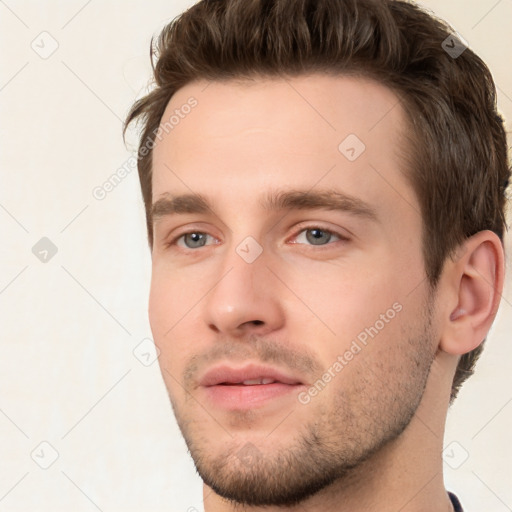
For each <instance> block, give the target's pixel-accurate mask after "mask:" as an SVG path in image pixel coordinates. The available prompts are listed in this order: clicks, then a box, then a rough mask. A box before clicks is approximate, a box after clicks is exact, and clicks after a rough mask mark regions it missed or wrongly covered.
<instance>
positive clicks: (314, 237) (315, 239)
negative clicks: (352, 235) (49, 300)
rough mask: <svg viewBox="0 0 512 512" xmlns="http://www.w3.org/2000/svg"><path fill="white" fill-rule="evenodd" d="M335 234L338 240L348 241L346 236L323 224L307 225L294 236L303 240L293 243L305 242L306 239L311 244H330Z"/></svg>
mask: <svg viewBox="0 0 512 512" xmlns="http://www.w3.org/2000/svg"><path fill="white" fill-rule="evenodd" d="M333 236H334V237H335V238H337V239H338V240H345V241H348V238H347V237H346V236H343V235H341V234H339V233H335V232H334V231H331V230H330V229H324V228H322V227H321V226H306V227H305V228H302V229H301V230H300V231H299V232H298V233H297V234H296V235H295V236H294V238H295V239H296V240H302V241H299V242H292V243H304V242H303V241H304V240H306V242H307V243H308V244H310V245H329V242H331V240H332V237H333ZM335 241H337V240H335Z"/></svg>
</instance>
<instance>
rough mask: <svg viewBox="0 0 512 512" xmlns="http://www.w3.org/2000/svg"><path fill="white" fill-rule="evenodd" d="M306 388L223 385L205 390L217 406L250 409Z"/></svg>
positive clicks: (275, 385) (265, 385) (283, 385)
mask: <svg viewBox="0 0 512 512" xmlns="http://www.w3.org/2000/svg"><path fill="white" fill-rule="evenodd" d="M303 387H304V386H302V385H300V384H283V383H282V382H274V383H272V384H255V385H253V386H244V385H243V384H241V385H223V384H220V385H218V386H208V387H205V388H203V389H204V390H205V392H206V395H207V398H208V400H209V401H211V402H212V403H213V404H214V405H215V406H217V407H222V408H225V409H250V408H252V407H256V406H259V405H264V404H266V403H268V402H270V401H271V400H276V399H278V398H282V397H286V396H288V395H291V394H292V393H295V394H297V393H298V391H299V390H300V389H302V388H303Z"/></svg>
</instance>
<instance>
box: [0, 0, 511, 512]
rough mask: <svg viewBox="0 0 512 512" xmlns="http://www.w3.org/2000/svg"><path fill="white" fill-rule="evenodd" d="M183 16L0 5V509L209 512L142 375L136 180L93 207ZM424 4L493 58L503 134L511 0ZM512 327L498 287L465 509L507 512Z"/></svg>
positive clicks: (462, 434)
mask: <svg viewBox="0 0 512 512" xmlns="http://www.w3.org/2000/svg"><path fill="white" fill-rule="evenodd" d="M192 3H193V2H192V1H184V0H183V1H177V0H172V1H163V0H154V1H151V2H142V1H125V2H121V1H119V0H116V1H113V0H110V1H102V2H100V1H99V0H92V1H91V0H89V1H88V2H86V1H67V2H64V1H62V2H59V1H57V0H52V1H44V2H43V1H41V2H35V1H31V2H29V1H22V0H18V1H15V0H5V1H3V0H0V44H1V47H2V53H1V58H0V109H1V110H0V130H1V137H0V140H1V146H0V148H1V150H0V171H1V187H0V229H1V233H2V237H1V240H2V241H3V243H2V246H1V268H0V329H1V331H0V336H1V337H0V343H1V345H0V347H1V352H0V354H1V356H0V461H1V463H0V512H2V511H28V510H30V511H54V512H55V511H68V510H74V511H84V512H89V511H92V512H94V511H95V510H100V511H104V512H107V511H112V512H114V511H138V512H141V511H155V512H156V511H173V512H175V511H183V512H185V511H189V512H191V511H193V510H194V509H196V510H197V511H201V510H203V508H202V494H201V488H202V487H201V481H200V479H199V477H198V476H197V475H196V474H195V471H194V467H193V464H192V461H191V459H190V458H189V456H188V454H187V451H186V447H185V444H184V442H183V440H182V438H181V434H180V433H179V430H178V428H177V426H176V424H175V420H174V417H173V415H172V410H171V406H170V403H169V400H168V397H167V393H166V391H165V388H164V385H163V381H162V378H161V376H160V372H159V369H158V363H157V362H154V363H153V364H151V365H149V366H146V365H145V364H143V363H146V364H147V363H148V361H147V360H148V357H149V356H147V355H144V354H146V352H147V347H149V346H150V345H146V344H147V343H150V342H148V341H147V339H148V338H149V339H151V332H150V329H149V323H148V320H147V298H148V290H149V280H150V263H151V260H150V254H149V250H148V248H147V242H146V233H145V225H144V212H143V205H142V199H141V196H140V190H139V184H138V177H137V174H136V170H135V169H134V168H133V167H132V168H131V170H130V172H128V173H127V176H126V177H125V178H124V179H123V180H122V181H121V183H119V184H118V185H117V186H116V187H115V188H114V189H113V190H112V191H110V192H109V193H108V194H107V195H106V197H105V198H104V199H103V200H98V199H96V198H95V197H94V196H93V190H94V189H95V187H98V186H101V185H102V184H103V183H104V182H106V181H107V180H108V179H109V177H110V176H111V175H112V174H113V173H115V172H116V170H117V169H119V168H120V167H122V166H123V165H125V163H126V161H127V160H128V158H129V157H130V155H131V154H132V152H133V151H134V149H135V142H136V139H135V137H134V133H131V136H130V140H131V144H129V145H128V147H125V146H124V144H123V141H122V137H121V126H122V120H123V119H124V117H125V115H126V113H127V111H128V109H129V107H130V106H131V104H132V102H133V101H134V100H135V99H136V98H137V97H140V96H141V94H142V93H143V91H144V90H145V87H146V86H147V82H148V79H149V77H150V64H149V57H148V52H149V42H150V38H151V36H152V35H156V34H157V33H158V32H159V30H160V29H161V28H162V27H163V26H164V25H165V24H166V23H167V22H169V21H170V20H171V19H172V18H174V17H175V16H176V15H178V14H179V13H180V12H182V11H183V10H184V9H185V8H187V7H188V6H190V5H192ZM422 4H423V5H426V6H427V7H428V8H430V9H432V10H433V11H434V12H435V13H436V14H437V15H439V16H440V17H442V18H445V19H447V20H448V21H449V22H450V23H451V24H452V26H454V28H455V29H456V30H457V31H458V32H459V33H460V34H461V35H462V36H463V37H464V38H465V39H466V40H467V41H468V43H469V45H470V47H471V48H472V49H474V50H475V51H476V52H477V53H478V54H479V55H480V56H481V57H482V58H483V59H484V61H486V62H487V64H488V65H489V67H490V69H491V71H492V72H493V75H494V77H495V81H496V84H497V86H498V98H499V106H500V109H501V111H502V113H503V114H504V115H505V117H506V119H507V120H508V124H507V130H508V131H510V126H511V120H512V76H511V75H512V73H511V71H510V62H511V61H512V36H511V34H512V31H511V30H510V23H511V21H512V0H499V1H497V0H478V1H476V0H474V1H471V2H470V1H467V0H449V1H447V0H444V1H442V0H429V1H425V2H422ZM43 32H46V33H43ZM42 33H43V34H42ZM57 45H58V47H57ZM54 47H55V48H54ZM52 50H55V51H54V52H53V53H51V51H52ZM50 53H51V55H50ZM126 168H128V169H130V168H129V167H128V166H127V167H126ZM43 237H47V238H48V239H49V240H51V243H52V244H53V246H54V247H55V248H56V249H57V252H56V254H54V255H52V252H51V248H50V246H49V245H45V244H48V242H47V241H46V242H45V241H43V242H39V241H40V240H41V238H43ZM38 242H39V243H40V244H43V245H41V246H36V249H37V250H34V252H36V254H34V252H33V247H34V246H35V245H36V244H37V243H38ZM507 246H508V248H509V249H508V250H509V251H510V242H507ZM41 247H42V249H41ZM44 250H48V251H49V252H48V254H47V255H46V253H44ZM38 251H39V252H38ZM41 251H42V253H41ZM43 253H44V254H43ZM37 254H39V257H36V255H37ZM42 254H43V255H42ZM45 256H46V258H47V260H48V261H46V262H43V261H40V259H39V258H40V257H43V258H44V257H45ZM507 266H508V267H510V264H507ZM509 270H510V268H509ZM509 274H510V273H509ZM511 331H512V290H511V287H510V275H509V277H508V280H507V288H506V291H505V294H504V297H503V301H502V305H501V308H500V311H499V314H498V319H497V321H496V322H495V324H494V326H493V328H492V330H491V333H490V335H489V337H488V341H487V345H486V348H485V351H484V354H483V356H482V357H481V359H480V361H479V363H478V365H477V373H476V375H474V376H473V377H472V378H471V379H470V380H469V381H468V382H467V383H466V384H465V385H464V387H463V389H462V391H461V393H460V395H459V398H458V399H457V401H456V402H455V404H454V406H453V407H452V408H451V409H450V412H449V415H448V421H447V432H446V437H445V446H446V447H448V448H447V454H448V458H447V459H446V460H448V459H449V460H450V464H448V463H445V464H444V470H445V481H446V487H447V489H449V490H452V491H454V492H456V493H457V494H458V495H459V497H460V499H461V501H462V502H463V505H464V506H465V510H467V511H468V512H470V511H472V510H475V511H476V510H485V511H486V512H506V511H510V510H512V476H511V475H512V462H511V461H512V443H511V441H510V432H511V426H512V425H511V423H512V421H511V420H512V386H511V383H512V378H511V370H512V364H511V361H512V348H511V343H510V334H511ZM143 340H146V341H144V342H143ZM141 342H143V344H142V345H140V346H139V344H140V343H141ZM137 356H138V357H137ZM141 360H142V362H141ZM41 443H43V444H41ZM54 459H55V460H54ZM418 464H421V460H419V461H418ZM450 465H451V466H453V467H455V466H458V468H457V469H454V468H452V467H450ZM45 466H48V467H47V469H44V467H45Z"/></svg>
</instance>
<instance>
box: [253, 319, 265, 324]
mask: <svg viewBox="0 0 512 512" xmlns="http://www.w3.org/2000/svg"><path fill="white" fill-rule="evenodd" d="M252 323H253V324H254V325H261V324H262V323H263V321H262V320H253V321H252Z"/></svg>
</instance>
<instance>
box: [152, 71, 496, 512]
mask: <svg viewBox="0 0 512 512" xmlns="http://www.w3.org/2000/svg"><path fill="white" fill-rule="evenodd" d="M192 96H193V97H194V98H196V99H197V102H198V104H197V106H196V107H195V108H194V109H193V110H192V112H191V113H190V114H189V115H187V116H186V117H185V118H184V119H183V120H181V121H180V123H179V124H177V125H176V126H175V127H174V129H173V130H171V131H169V133H168V134H166V135H165V136H164V137H162V138H161V140H159V141H158V142H157V144H156V146H155V148H154V154H153V201H154V202H156V201H158V200H159V199H162V198H165V197H169V194H172V195H179V194H188V193H200V194H202V195H204V196H206V197H208V198H209V199H210V200H211V202H212V204H213V207H212V210H209V211H207V212H203V213H194V214H188V213H187V214H180V215H166V216H162V217H159V218H158V219H156V220H155V223H154V245H153V248H152V264H153V273H152V282H151V292H150V303H149V317H150V323H151V328H152V331H153V336H154V339H155V343H156V344H157V346H158V348H159V349H160V352H161V354H160V357H159V363H160V368H161V371H162V376H163V378H164V381H165V384H166V387H167V390H168V393H169V396H170V399H171V403H172V406H173V410H174V412H175V415H176V418H177V421H178V424H179V426H180V428H181V431H182V433H183V436H184V438H185V440H186V442H187V445H188V447H189V450H190V452H191V455H192V457H193V459H194V462H195V464H196V467H197V469H198V471H199V474H200V475H201V477H202V478H203V480H204V482H205V484H204V493H203V497H204V506H205V511H206V512H228V511H235V510H237V511H240V510H243V511H260V510H265V511H267V512H270V511H279V510H285V509H286V510H287V511H299V510H300V511H304V512H305V511H320V510H321V511H323V512H325V511H330V510H333V511H334V510H336V511H345V510H347V511H349V510H350V511H351V512H358V511H363V510H364V511H368V510H379V511H381V512H386V511H394V512H396V511H397V510H401V511H402V512H413V511H414V512H419V511H425V512H426V511H431V510H440V511H442V510H444V511H449V510H452V506H451V504H450V501H449V498H448V495H447V493H446V490H445V488H444V484H443V472H442V470H443V468H442V459H441V452H442V449H443V434H444V425H445V420H446V413H447V409H448V405H449V395H450V388H451V382H452V379H453V375H454V372H455V368H456V365H457V362H458V359H459V356H460V355H461V354H463V353H466V352H468V351H470V350H472V349H473V348H475V347H476V346H478V344H479V343H481V342H482V340H483V338H484V337H485V335H486V333H487V331H488V330H489V328H490V325H491V324H492V321H493V319H494V316H495V314H496V310H497V307H498V304H499V296H500V293H501V290H502V286H503V250H502V245H501V242H500V241H499V239H498V237H497V236H496V235H495V234H494V233H491V232H489V231H483V232H480V233H478V234H476V235H475V236H473V237H471V238H469V239H468V240H467V242H466V243H465V244H464V245H463V246H462V247H461V248H460V251H459V252H458V253H457V255H456V257H455V258H453V259H448V260H447V261H446V263H445V267H444V270H443V274H442V276H441V279H440V281H439V285H438V287H437V289H436V291H435V293H431V290H430V287H429V284H428V281H427V280H426V274H425V268H424V263H423V259H422V253H421V249H422V247H421V238H420V234H421V225H422V219H421V216H420V213H419V212H420V207H419V203H418V199H417V198H416V197H415V194H414V192H413V190H412V188H411V186H410V184H409V183H408V181H407V180H406V178H405V177H404V174H403V172H404V170H405V163H404V161H403V159H402V152H403V151H404V149H407V147H406V145H405V144H406V143H405V142H404V139H403V138H402V134H403V133H404V132H405V131H406V130H407V128H406V119H405V114H404V111H403V109H402V107H401V104H400V102H399V101H398V98H397V97H396V96H395V94H394V93H393V92H392V91H390V90H389V89H387V88H386V87H384V86H382V85H380V84H378V83H375V82H373V81H369V80H367V79H362V78H354V77H342V76H338V77H329V76H326V75H323V74H312V75H309V76H300V77H295V78H287V79H272V80H271V79H265V80H263V79H261V78H260V79H257V80H254V81H251V82H235V81H226V82H222V83H221V82H212V83H208V82H202V81H201V82H193V83H190V84H188V85H186V86H185V87H183V88H182V89H180V90H179V91H177V93H176V94H175V95H174V96H173V98H172V99H171V101H170V102H169V104H168V106H167V109H166V112H165V114H164V116H163V118H162V119H163V120H166V119H168V118H169V116H170V115H171V114H172V113H173V112H174V110H175V109H176V108H180V107H181V106H182V105H184V104H185V103H186V102H187V100H188V99H189V98H190V97H192ZM349 134H356V135H357V137H358V138H359V139H360V140H361V141H363V143H364V144H365V146H366V149H365V151H364V152H362V153H361V154H360V156H358V158H356V159H355V160H354V161H349V160H348V159H347V158H346V157H345V156H344V155H343V154H342V152H340V150H339V149H338V146H339V145H340V143H341V142H342V141H343V140H344V139H345V138H346V137H347V135H349ZM291 186H293V188H297V189H305V190H312V191H319V190H327V189H330V190H336V191H339V192H342V193H344V194H349V195H351V196H353V197H356V198H358V199H360V200H362V201H364V202H365V203H367V204H368V205H370V206H371V208H372V209H373V210H374V211H375V213H376V216H377V220H371V219H368V218H366V217H364V216H361V215H356V214H354V213H352V212H347V211H332V210H331V211H330V210H325V209H306V210H304V209H294V210H290V211H287V210H286V211H285V210H280V211H266V210H264V209H263V208H262V206H261V205H260V203H259V199H260V196H261V195H262V194H264V193H266V192H268V191H270V190H278V189H279V190H287V189H289V188H290V187H291ZM315 227H316V229H321V230H328V231H330V232H331V233H333V234H338V235H340V236H341V237H343V238H338V237H337V236H333V237H332V238H331V239H329V238H328V235H327V236H326V233H325V232H324V231H322V232H321V233H320V234H319V233H318V232H316V234H317V235H321V236H319V238H320V240H321V241H322V242H320V244H323V245H315V243H314V240H313V237H312V236H311V234H312V231H311V230H314V229H315ZM185 232H192V233H193V232H195V233H204V234H205V235H209V236H207V237H206V238H204V240H205V245H204V246H197V244H196V245H194V240H193V239H191V238H190V235H189V237H182V236H181V235H183V234H184V233H185ZM307 235H309V236H307ZM248 236H250V237H252V238H253V239H254V240H256V241H257V242H258V244H259V247H260V248H261V250H262V252H261V254H260V255H259V256H258V257H257V258H256V259H255V260H254V261H253V262H252V263H248V262H247V261H245V260H244V259H243V258H242V257H241V256H240V253H239V252H237V250H236V249H237V247H238V246H239V245H240V243H241V242H242V241H244V240H245V239H246V237H248ZM176 239H177V241H176ZM173 240H175V241H176V242H175V243H174V244H171V245H169V242H172V241H173ZM312 240H313V242H312ZM185 242H188V244H189V245H188V247H187V245H185ZM242 246H243V245H242ZM251 247H252V248H251V249H250V250H251V251H252V250H254V246H251ZM393 305H395V309H400V311H395V313H396V314H394V315H393V318H392V319H390V318H389V316H390V314H388V313H386V312H388V311H389V310H390V308H391V309H393ZM397 305H398V306H397ZM383 314H384V315H385V316H386V318H387V320H388V321H386V322H384V320H382V322H384V326H383V328H382V329H380V328H379V329H378V333H377V334H376V335H375V336H374V337H373V338H369V340H368V343H367V344H366V345H364V346H361V350H360V351H359V352H358V353H357V354H356V355H354V356H353V358H351V359H350V360H349V361H346V364H344V365H343V369H342V370H341V371H338V372H334V374H335V376H334V377H333V376H332V374H333V370H332V367H333V364H334V363H335V361H337V360H338V359H337V358H338V356H339V355H340V354H345V353H346V351H347V350H349V349H350V347H351V343H352V342H353V340H355V339H357V336H358V335H360V333H361V332H363V331H364V330H365V328H368V327H370V326H375V325H377V324H376V321H377V320H379V319H382V316H381V315H383ZM379 325H380V324H379ZM360 345H361V344H360ZM219 362H226V363H232V364H237V365H240V364H241V363H245V362H254V363H264V364H270V365H272V366H275V367H278V368H280V369H281V370H283V371H284V372H289V373H290V372H292V373H293V374H294V375H299V376H300V378H301V382H303V383H304V386H303V388H301V389H302V391H303V392H304V390H306V391H307V390H309V389H311V386H313V385H314V384H315V382H316V381H317V380H318V379H319V378H322V375H324V374H325V372H326V371H327V370H328V369H329V368H331V377H332V378H331V379H330V381H329V382H328V383H327V385H325V387H324V388H323V389H322V390H321V392H319V393H317V394H316V395H315V396H313V397H311V400H310V401H309V402H308V403H301V401H300V400H299V397H298V394H297V393H289V394H287V395H284V396H281V397H278V398H276V399H274V400H271V401H268V402H266V403H265V404H263V405H260V406H255V407H253V408H249V409H243V410H236V409H235V410H227V409H225V408H222V407H220V408H219V407H216V406H215V404H213V403H212V402H211V401H209V400H208V397H207V396H206V395H205V393H204V390H203V389H201V388H200V387H199V385H198V381H199V378H200V377H201V376H202V375H203V374H204V372H205V371H206V370H207V369H208V368H209V367H211V365H212V364H215V363H219ZM302 396H304V395H302ZM241 454H242V455H241ZM243 454H245V455H247V454H249V458H247V457H244V456H243ZM319 475H320V476H319ZM326 475H327V476H326ZM324 477H326V478H324ZM308 484H309V486H308ZM287 491H288V494H287ZM293 495H295V496H296V497H298V498H297V501H298V503H293V500H292V496H293ZM264 505H266V506H264Z"/></svg>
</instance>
